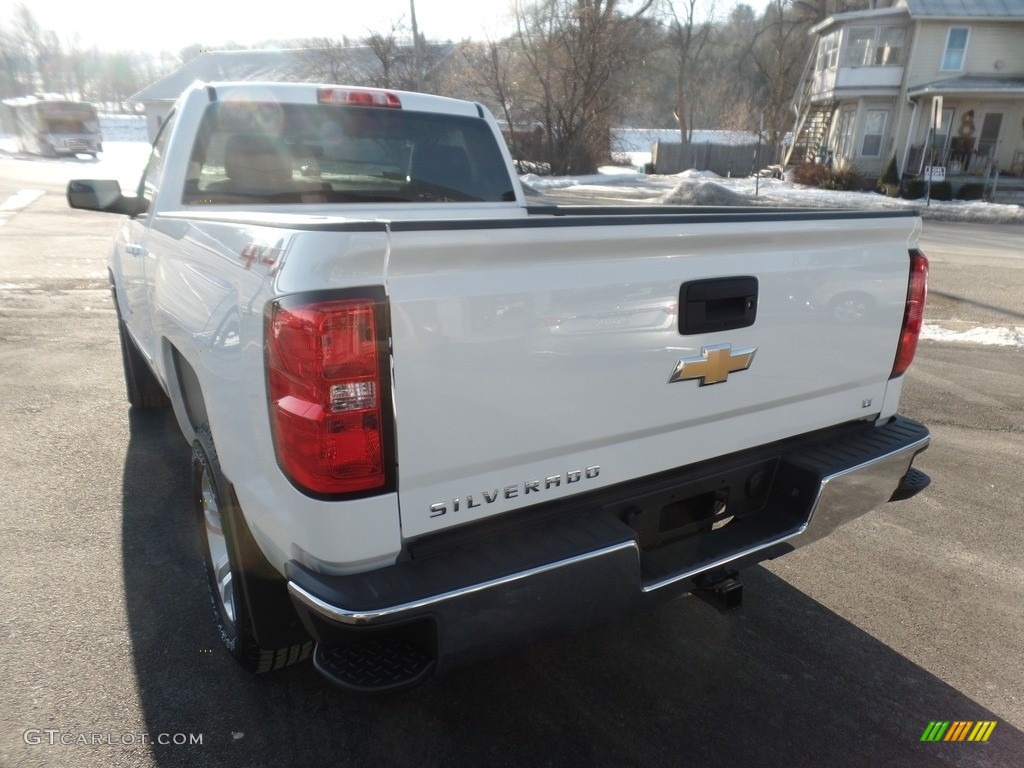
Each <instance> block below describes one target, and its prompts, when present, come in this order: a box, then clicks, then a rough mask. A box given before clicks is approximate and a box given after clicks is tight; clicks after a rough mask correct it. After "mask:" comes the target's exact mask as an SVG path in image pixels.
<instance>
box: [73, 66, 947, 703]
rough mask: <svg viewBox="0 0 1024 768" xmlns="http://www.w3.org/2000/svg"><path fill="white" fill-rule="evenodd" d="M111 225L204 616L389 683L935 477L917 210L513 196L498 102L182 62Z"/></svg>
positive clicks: (583, 616) (87, 193) (266, 649)
mask: <svg viewBox="0 0 1024 768" xmlns="http://www.w3.org/2000/svg"><path fill="white" fill-rule="evenodd" d="M68 200H69V203H70V205H71V206H72V207H74V208H82V209H89V210H97V211H107V212H113V213H119V214H122V215H124V216H125V218H124V219H123V225H122V227H121V230H120V234H119V236H118V237H117V238H116V241H115V243H114V245H113V250H112V253H111V257H110V276H111V285H112V289H113V292H114V296H115V301H116V306H117V310H118V318H119V327H120V334H121V344H122V351H123V357H124V368H125V376H126V379H127V389H128V399H129V401H130V403H131V405H132V407H135V408H148V407H161V406H166V405H168V404H169V405H170V406H171V407H173V409H174V413H175V415H176V417H177V420H178V422H179V424H180V426H181V430H182V432H183V433H184V434H185V436H186V437H187V439H188V440H189V441H190V442H191V443H192V445H193V468H194V472H193V480H192V482H193V488H194V498H195V520H196V524H197V525H198V526H200V527H201V530H202V531H203V537H202V539H203V541H204V542H205V544H206V546H205V559H206V566H207V569H208V571H209V580H210V585H211V591H212V595H213V601H214V605H215V607H216V611H217V616H218V619H219V622H220V626H221V629H222V633H223V636H224V640H225V641H226V644H227V647H228V648H229V649H230V650H231V651H232V653H233V655H234V656H235V658H236V659H237V660H238V661H240V662H241V663H242V664H243V665H244V666H245V667H246V668H248V669H250V670H253V671H256V672H263V671H267V670H270V669H276V668H278V667H281V666H284V665H286V664H290V663H292V662H295V661H299V660H301V659H304V658H306V657H308V656H309V655H310V654H311V653H312V655H313V657H314V662H315V664H316V666H317V668H318V669H319V670H320V671H321V672H323V673H324V674H325V675H326V676H327V677H328V678H330V679H331V680H333V681H334V682H335V683H338V684H339V685H341V686H343V687H346V688H348V689H351V690H357V691H384V690H393V689H397V688H402V687H405V686H409V685H413V684H416V683H419V682H420V681H422V680H424V679H425V678H427V677H428V676H429V675H431V674H432V673H434V672H437V671H440V670H443V669H445V668H448V667H450V666H452V665H456V664H463V663H467V662H470V661H473V660H475V659H478V658H481V657H482V656H485V655H489V654H494V653H496V652H497V651H499V650H501V649H504V648H508V647H512V646H514V645H515V644H517V643H522V642H524V641H533V640H536V639H537V638H539V637H542V636H543V635H544V633H547V632H552V631H561V630H564V629H566V628H579V627H582V626H587V625H590V624H593V623H595V622H599V621H602V620H604V619H606V618H608V617H612V616H615V615H616V614H619V613H621V612H623V611H626V610H630V609H632V608H634V607H639V606H644V605H647V604H649V603H651V602H653V601H657V600H663V599H666V598H671V597H676V596H679V595H682V594H686V593H695V594H697V595H700V596H702V597H705V598H706V599H708V600H709V601H710V602H712V603H715V604H717V605H718V607H719V608H721V609H723V610H725V609H731V608H733V607H736V606H737V605H739V602H740V595H741V586H740V582H739V581H738V580H737V579H736V576H737V572H738V570H739V569H740V568H742V567H744V566H748V565H751V564H753V563H756V562H758V561H761V560H765V559H768V558H774V557H777V556H779V555H781V554H784V553H786V552H788V551H791V550H792V549H793V548H795V547H797V546H801V545H803V544H807V543H809V542H812V541H814V540H816V539H818V538H820V537H821V536H824V535H826V534H828V533H829V532H831V531H832V530H834V529H835V528H836V527H837V526H839V525H842V524H843V523H845V522H847V521H849V520H851V519H853V518H855V517H857V516H859V515H862V514H864V513H866V512H868V511H870V510H872V509H874V508H875V507H877V506H879V505H881V504H883V503H884V502H887V501H890V500H896V499H900V498H907V497H909V496H912V495H913V494H914V493H916V492H917V491H918V490H920V489H921V488H922V487H924V486H925V485H926V484H927V482H928V478H927V476H926V475H924V474H923V473H921V472H920V471H919V470H916V469H912V467H911V464H912V462H913V460H914V457H915V456H916V455H917V454H918V453H920V452H921V451H923V450H924V449H925V448H926V447H927V445H928V441H929V433H928V431H927V429H926V428H925V427H923V426H922V425H921V424H919V423H916V422H914V421H912V420H910V419H907V418H904V417H901V416H899V415H898V414H897V405H898V401H899V398H900V391H901V388H902V384H903V380H904V372H905V371H906V369H907V366H908V365H909V364H910V362H911V359H912V358H913V356H914V352H915V349H916V346H917V337H918V332H919V330H920V326H921V320H922V313H923V304H924V298H925V293H926V280H927V270H928V263H927V260H926V259H925V257H924V256H923V255H922V254H921V253H920V252H919V251H918V250H917V249H916V247H915V246H916V239H917V235H918V233H919V230H920V220H919V218H917V216H916V215H915V214H914V213H907V212H903V211H894V212H866V211H853V210H843V211H822V210H801V209H775V210H772V209H763V208H727V209H713V208H677V207H636V208H632V207H623V208H602V207H592V208H591V207H577V208H573V207H557V206H544V205H530V204H528V201H527V198H526V197H525V196H524V190H523V188H522V186H521V184H520V182H519V180H518V179H517V177H516V175H515V172H514V166H513V163H512V161H511V158H510V156H509V153H508V150H507V149H506V147H505V145H504V142H503V141H502V136H501V133H500V130H499V128H498V126H497V124H496V123H495V121H494V119H493V117H492V116H491V115H490V114H489V113H488V111H487V110H486V109H485V108H483V107H482V106H480V105H477V104H472V103H468V102H462V101H455V100H451V99H445V98H440V97H435V96H427V95H423V94H415V93H404V92H388V91H382V90H374V89H368V88H353V87H341V86H327V85H324V86H317V85H297V84H252V83H247V84H239V83H223V84H205V83H197V84H195V85H193V86H192V87H190V88H189V89H188V90H187V91H186V92H185V93H184V94H183V95H182V97H181V98H180V100H179V101H178V103H177V105H176V107H175V108H174V110H173V112H172V113H171V114H170V116H169V117H168V118H167V120H166V121H165V122H164V124H163V127H162V130H161V132H160V135H159V136H158V137H157V139H156V141H155V143H154V147H153V151H152V157H151V159H150V162H149V164H148V166H147V167H146V169H145V172H144V174H143V176H142V178H141V181H140V183H139V188H138V194H137V195H136V196H125V195H123V194H122V193H121V189H120V187H119V186H118V184H117V182H112V181H98V180H78V181H72V182H70V184H69V185H68Z"/></svg>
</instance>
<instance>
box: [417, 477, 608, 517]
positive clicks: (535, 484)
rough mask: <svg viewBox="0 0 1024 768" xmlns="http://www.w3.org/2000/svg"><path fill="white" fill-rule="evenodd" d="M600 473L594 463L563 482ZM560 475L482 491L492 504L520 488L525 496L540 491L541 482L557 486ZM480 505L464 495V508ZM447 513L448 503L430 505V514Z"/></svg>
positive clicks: (456, 503)
mask: <svg viewBox="0 0 1024 768" xmlns="http://www.w3.org/2000/svg"><path fill="white" fill-rule="evenodd" d="M600 474H601V467H599V466H597V465H595V466H592V467H587V468H586V469H582V470H580V469H574V470H571V471H569V472H566V473H565V475H564V477H565V482H566V483H567V484H568V483H578V482H580V480H593V479H594V478H595V477H597V476H598V475H600ZM562 477H563V476H562V475H550V476H548V477H545V478H544V479H543V480H527V481H525V482H523V483H522V484H521V485H506V486H505V487H504V488H502V489H499V488H495V489H494V490H493V491H484V492H483V494H482V495H483V497H484V501H485V502H486V503H487V504H493V503H494V502H495V501H497V500H498V498H499V497H504V498H506V499H514V498H518V496H519V491H520V490H522V492H523V495H524V496H527V495H529V494H531V493H540V492H541V490H542V489H541V484H543V486H544V488H558V487H559V486H560V485H561V484H562ZM461 502H462V499H461V498H456V499H452V501H451V511H452V512H458V511H459V509H460V507H461ZM479 506H482V505H481V504H480V502H479V501H474V500H473V497H472V496H466V508H467V509H475V508H476V507H479ZM447 513H448V503H447V502H444V501H439V502H435V503H434V504H431V505H430V516H431V517H440V516H441V515H444V514H447Z"/></svg>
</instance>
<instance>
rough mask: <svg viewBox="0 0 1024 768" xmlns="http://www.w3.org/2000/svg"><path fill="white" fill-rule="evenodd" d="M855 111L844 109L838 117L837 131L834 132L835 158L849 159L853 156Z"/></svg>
mask: <svg viewBox="0 0 1024 768" xmlns="http://www.w3.org/2000/svg"><path fill="white" fill-rule="evenodd" d="M856 117H857V110H856V109H844V110H843V111H842V113H841V114H840V115H839V129H838V130H837V131H836V157H850V155H851V154H853V128H854V125H855V124H856V122H857V121H856V119H855V118H856Z"/></svg>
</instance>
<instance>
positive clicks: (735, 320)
mask: <svg viewBox="0 0 1024 768" xmlns="http://www.w3.org/2000/svg"><path fill="white" fill-rule="evenodd" d="M756 319H757V278H756V277H720V278H713V279H711V280H694V281H692V282H689V283H683V285H682V287H681V288H680V289H679V333H681V334H683V335H684V336H689V335H691V334H696V333H712V332H714V331H730V330H732V329H734V328H746V327H747V326H750V325H753V324H754V320H756Z"/></svg>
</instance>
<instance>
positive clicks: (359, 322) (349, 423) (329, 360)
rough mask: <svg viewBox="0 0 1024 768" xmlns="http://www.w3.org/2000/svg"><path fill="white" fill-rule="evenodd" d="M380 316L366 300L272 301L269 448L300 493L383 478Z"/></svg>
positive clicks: (338, 490)
mask: <svg viewBox="0 0 1024 768" xmlns="http://www.w3.org/2000/svg"><path fill="white" fill-rule="evenodd" d="M381 319H382V313H381V312H380V307H379V305H378V303H377V302H376V301H374V300H372V299H361V298H360V299H338V300H329V301H316V302H313V303H307V304H293V303H284V302H276V303H274V304H273V305H272V306H271V309H270V315H269V320H268V325H267V370H268V386H269V390H270V417H271V423H272V427H273V430H274V448H275V450H276V451H277V461H278V464H279V465H280V466H281V468H282V469H283V470H284V472H285V474H286V475H288V477H289V479H291V481H292V482H293V483H295V484H296V485H297V486H299V487H300V488H302V489H303V490H305V491H308V492H310V493H314V494H325V495H333V494H343V493H357V492H366V491H373V490H379V489H383V488H384V486H385V485H386V483H387V481H388V470H387V465H388V458H387V450H386V446H385V440H386V437H385V418H384V413H385V412H384V410H383V408H384V402H383V399H384V395H385V394H386V392H387V391H388V389H387V387H386V386H385V384H386V382H384V381H382V370H383V368H382V350H381V346H380V345H381V344H382V343H384V342H386V334H385V333H384V329H383V328H381V327H380V326H381Z"/></svg>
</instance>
